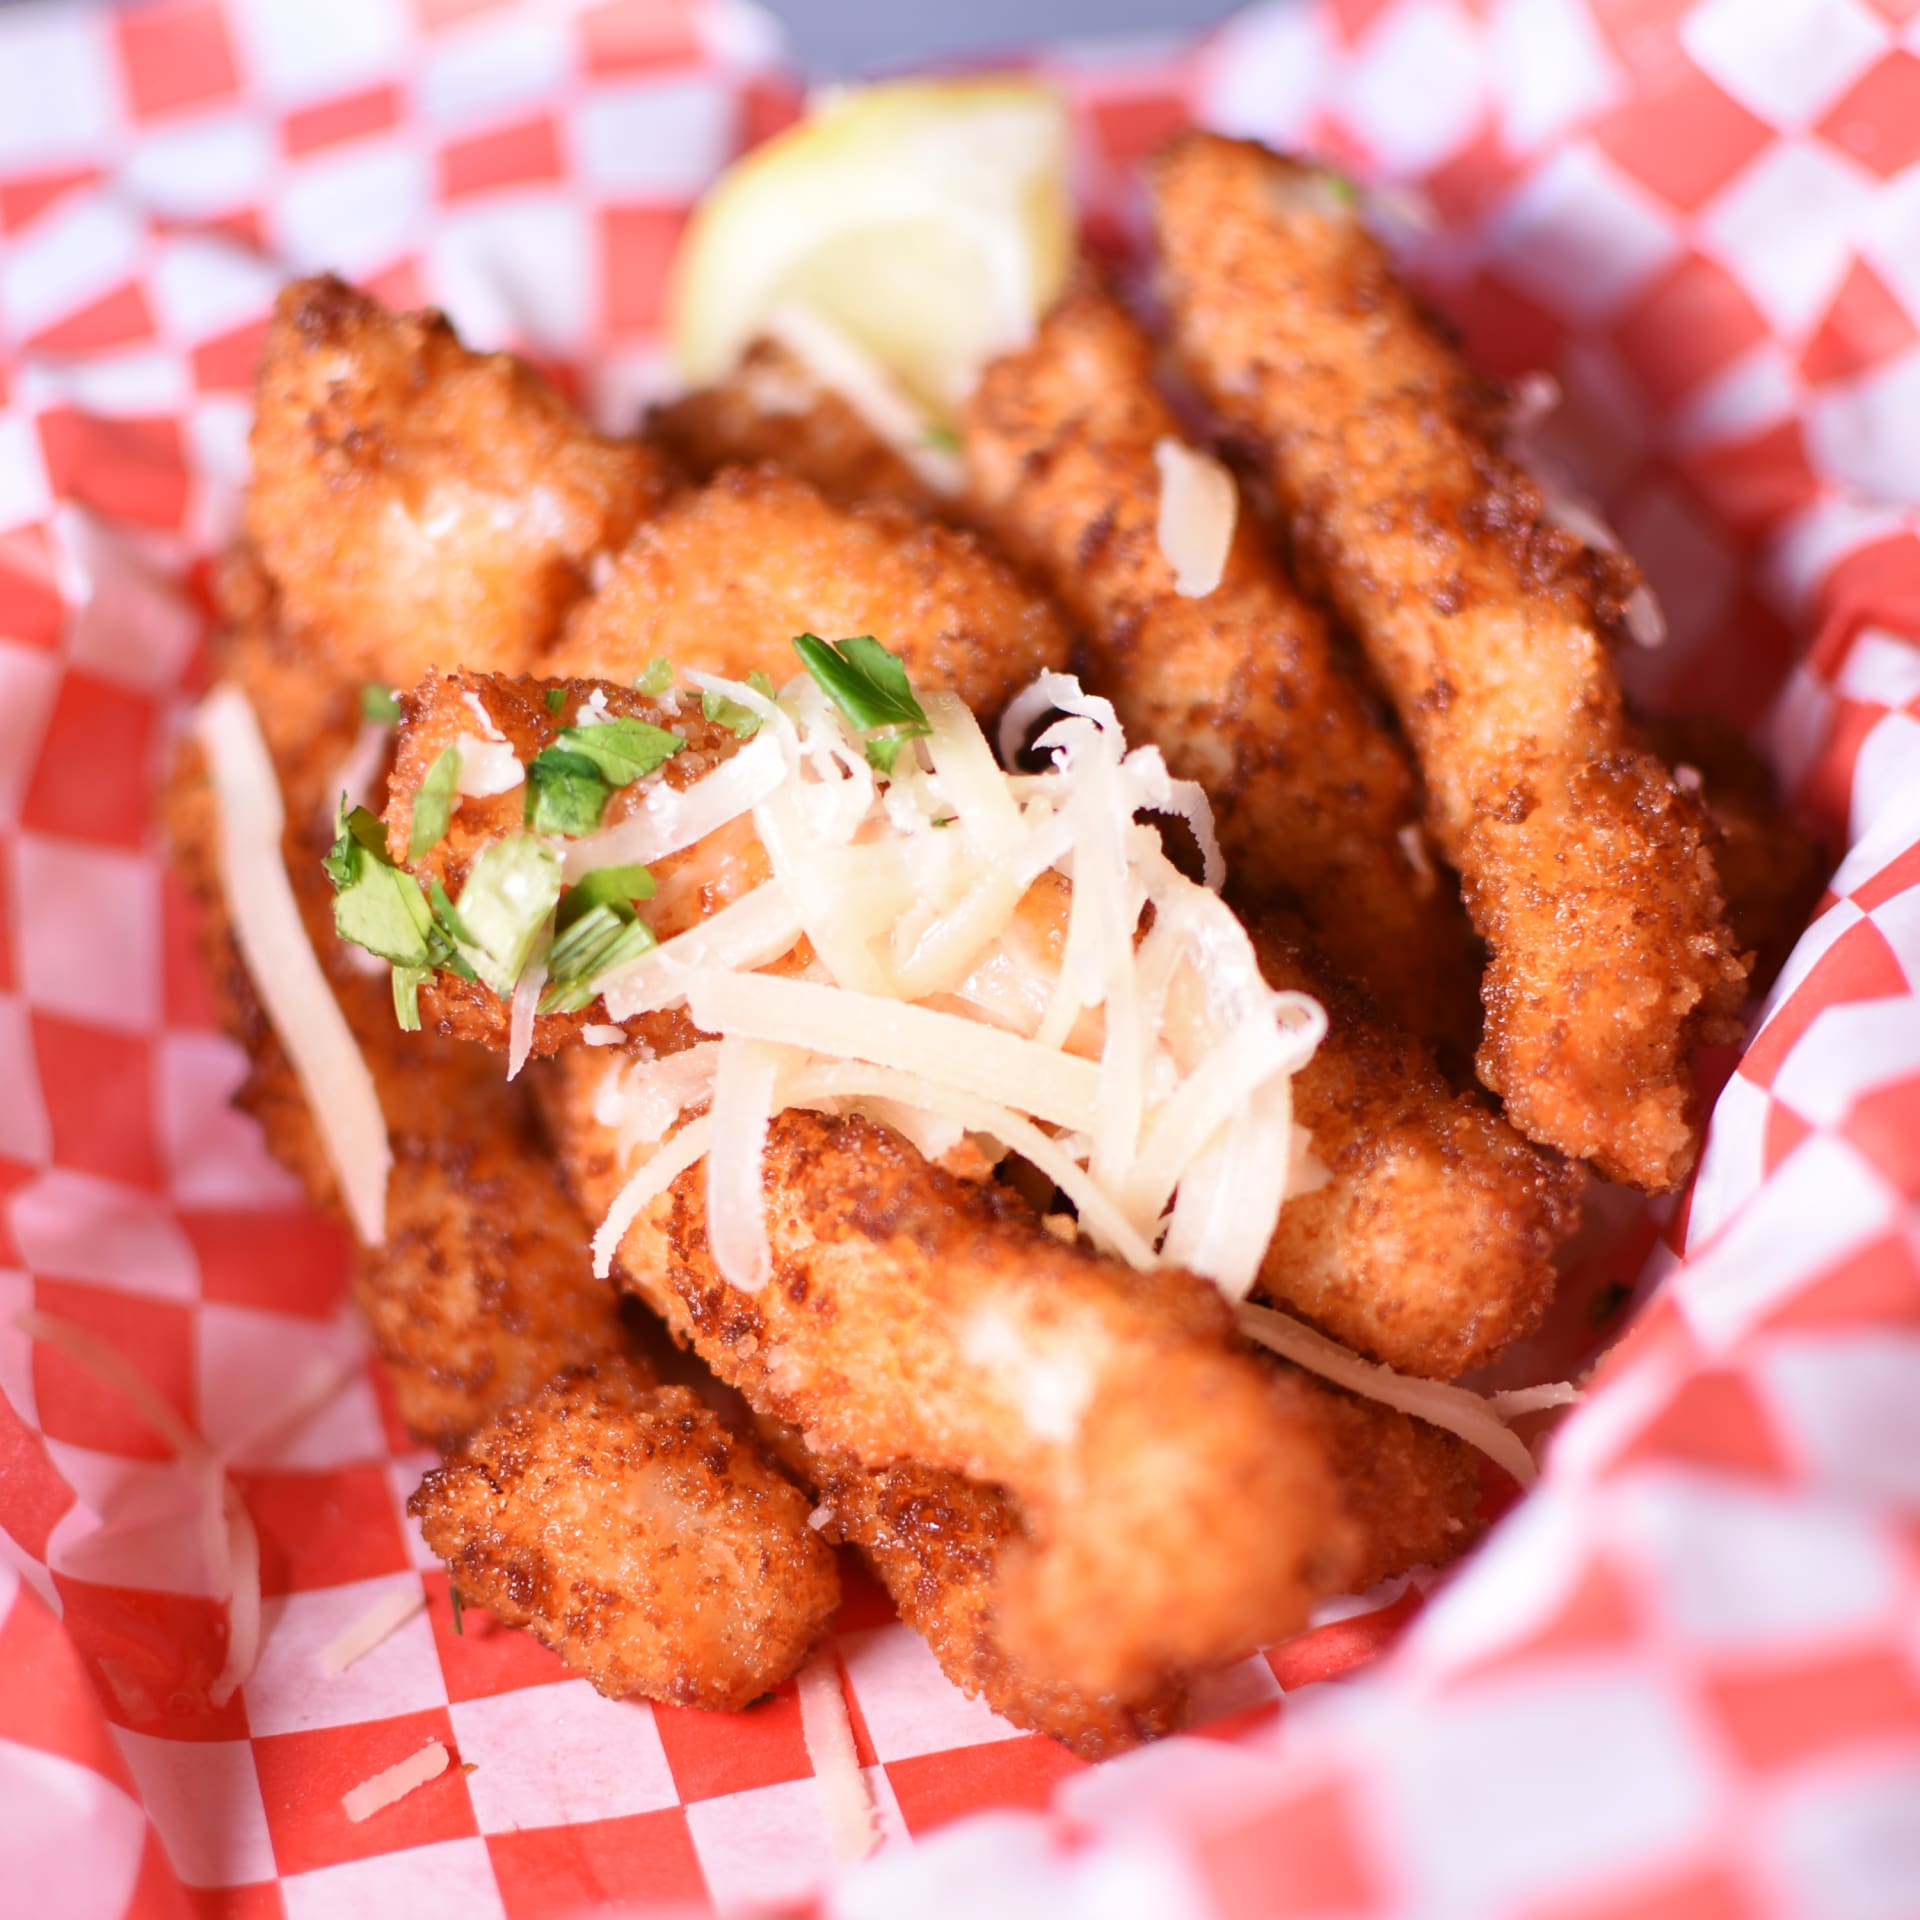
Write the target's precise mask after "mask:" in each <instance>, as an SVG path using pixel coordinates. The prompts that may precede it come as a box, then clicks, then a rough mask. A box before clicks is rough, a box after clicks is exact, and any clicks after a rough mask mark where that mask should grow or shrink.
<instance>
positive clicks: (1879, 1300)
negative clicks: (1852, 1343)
mask: <svg viewBox="0 0 1920 1920" xmlns="http://www.w3.org/2000/svg"><path fill="white" fill-rule="evenodd" d="M1910 1137H1911V1136H1910ZM1766 1324H1767V1326H1768V1328H1769V1329H1770V1330H1778V1331H1780V1332H1787V1331H1793V1332H1801V1331H1807V1332H1813V1331H1822V1330H1830V1331H1835V1332H1855V1331H1857V1330H1858V1329H1859V1328H1861V1327H1863V1326H1886V1327H1895V1326H1909V1327H1911V1326H1914V1325H1916V1324H1920V1257H1916V1255H1915V1252H1914V1249H1913V1248H1912V1247H1910V1246H1908V1245H1907V1243H1906V1241H1905V1240H1904V1239H1903V1238H1902V1237H1901V1236H1899V1235H1898V1234H1889V1235H1888V1236H1887V1237H1886V1238H1885V1239H1884V1240H1876V1241H1874V1242H1872V1243H1871V1244H1870V1245H1868V1246H1865V1247H1861V1248H1859V1249H1857V1250H1856V1251H1854V1252H1853V1253H1850V1254H1848V1255H1847V1257H1846V1258H1845V1259H1844V1260H1842V1261H1841V1262H1840V1263H1839V1264H1838V1265H1837V1266H1834V1267H1832V1268H1830V1269H1829V1270H1828V1271H1827V1272H1825V1273H1822V1274H1818V1275H1816V1276H1815V1277H1814V1278H1813V1279H1811V1280H1809V1281H1807V1282H1806V1283H1805V1284H1804V1285H1802V1286H1800V1287H1797V1288H1796V1289H1795V1290H1794V1291H1793V1292H1792V1293H1791V1294H1789V1295H1788V1296H1787V1298H1786V1299H1785V1300H1783V1301H1782V1302H1781V1303H1780V1305H1779V1306H1778V1307H1777V1308H1776V1309H1775V1310H1774V1311H1773V1312H1772V1313H1770V1314H1768V1316H1767V1320H1766Z"/></svg>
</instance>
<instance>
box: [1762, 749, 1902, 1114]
mask: <svg viewBox="0 0 1920 1920" xmlns="http://www.w3.org/2000/svg"><path fill="white" fill-rule="evenodd" d="M1896 729H1899V730H1900V731H1898V732H1896ZM1882 736H1886V737H1888V738H1889V739H1890V740H1891V741H1892V743H1893V744H1892V754H1891V757H1892V758H1893V759H1895V760H1896V761H1901V760H1904V764H1905V765H1906V767H1907V768H1909V769H1911V768H1912V767H1913V766H1914V765H1915V764H1920V761H1916V755H1920V723H1916V722H1914V721H1912V720H1909V719H1907V717H1906V716H1905V715H1904V714H1894V715H1891V716H1889V718H1888V719H1886V720H1883V721H1882V722H1881V723H1880V725H1879V726H1878V727H1876V728H1875V729H1874V734H1873V737H1874V738H1875V739H1876V740H1877V739H1879V738H1881V737H1882ZM1909 777H1911V776H1910V774H1909ZM1855 778H1856V782H1857V780H1858V778H1859V776H1858V775H1856V776H1855ZM1916 957H1920V956H1916ZM1913 1079H1920V1020H1916V1019H1915V1018H1914V1005H1913V1001H1912V999H1911V998H1910V997H1907V996H1902V997H1899V998H1892V997H1889V998H1887V999H1883V1000H1843V1001H1840V1002H1839V1003H1837V1004H1836V1005H1834V1006H1830V1007H1823V1008H1822V1009H1821V1010H1820V1012H1819V1013H1817V1014H1816V1015H1815V1016H1814V1019H1813V1023H1812V1025H1811V1026H1809V1027H1808V1028H1807V1030H1806V1032H1805V1033H1804V1034H1803V1035H1802V1036H1801V1038H1800V1041H1799V1044H1798V1045H1797V1046H1796V1047H1795V1048H1794V1049H1793V1051H1792V1052H1791V1053H1790V1054H1789V1055H1788V1056H1787V1058H1786V1060H1785V1061H1784V1062H1783V1064H1782V1065H1781V1068H1780V1071H1779V1073H1778V1074H1776V1075H1775V1076H1774V1083H1773V1090H1774V1092H1775V1093H1776V1094H1778V1095H1779V1097H1780V1098H1781V1099H1782V1100H1784V1101H1785V1102H1786V1103H1787V1105H1788V1106H1790V1107H1791V1108H1792V1109H1793V1110H1794V1112H1796V1113H1797V1114H1799V1115H1800V1116H1801V1117H1802V1118H1803V1119H1807V1120H1811V1121H1812V1122H1813V1124H1814V1125H1815V1126H1817V1127H1837V1126H1838V1125H1839V1124H1840V1123H1841V1121H1843V1120H1844V1119H1845V1118H1846V1116H1847V1115H1848V1114H1849V1113H1850V1112H1851V1111H1852V1110H1853V1107H1854V1105H1855V1103H1856V1102H1857V1101H1859V1100H1861V1099H1863V1098H1864V1097H1865V1096H1866V1095H1867V1094H1869V1093H1871V1092H1873V1091H1874V1090H1875V1089H1876V1088H1878V1087H1885V1086H1890V1085H1892V1084H1894V1083H1895V1082H1897V1081H1901V1080H1913Z"/></svg>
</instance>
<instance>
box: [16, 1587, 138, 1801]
mask: <svg viewBox="0 0 1920 1920" xmlns="http://www.w3.org/2000/svg"><path fill="white" fill-rule="evenodd" d="M0 1673H4V1674H5V1675H6V1677H7V1684H6V1685H5V1686H4V1687H0V1740H16V1741H18V1742H19V1743H20V1745H22V1746H23V1747H32V1748H34V1749H35V1750H36V1751H37V1752H40V1753H54V1754H58V1755H59V1756H60V1757H61V1758H62V1759H65V1760H72V1761H75V1762H76V1763H78V1764H79V1765H80V1766H83V1767H90V1768H92V1769H93V1771H94V1772H96V1773H102V1774H105V1775H106V1777H107V1778H108V1779H109V1780H113V1781H116V1782H117V1783H118V1784H119V1785H121V1786H123V1787H125V1788H126V1789H127V1790H128V1791H129V1792H132V1791H133V1779H132V1776H131V1775H130V1774H129V1773H128V1771H127V1765H126V1762H125V1761H124V1760H123V1759H122V1758H121V1756H120V1749H119V1747H118V1746H117V1745H116V1744H115V1742H114V1739H113V1736H112V1734H110V1733H109V1732H108V1731H107V1725H106V1722H105V1721H104V1720H102V1719H101V1717H100V1712H99V1708H98V1706H97V1704H96V1701H95V1696H94V1690H93V1685H92V1683H91V1681H90V1680H89V1678H88V1676H87V1671H86V1667H85V1665H84V1663H83V1662H82V1660H81V1657H80V1655H79V1654H78V1653H77V1652H75V1650H74V1644H73V1641H72V1640H71V1639H70V1638H69V1637H68V1635H67V1633H66V1631H65V1629H64V1628H63V1627H62V1625H61V1623H60V1622H59V1621H58V1620H57V1619H55V1617H54V1615H53V1612H52V1610H51V1609H50V1608H49V1607H47V1606H46V1605H44V1604H43V1603H42V1601H41V1599H40V1596H39V1595H38V1594H36V1593H31V1592H27V1591H22V1592H21V1593H20V1594H19V1595H18V1597H17V1598H16V1599H15V1600H14V1602H13V1604H12V1605H11V1606H10V1607H9V1608H8V1609H7V1611H6V1613H5V1615H4V1616H0Z"/></svg>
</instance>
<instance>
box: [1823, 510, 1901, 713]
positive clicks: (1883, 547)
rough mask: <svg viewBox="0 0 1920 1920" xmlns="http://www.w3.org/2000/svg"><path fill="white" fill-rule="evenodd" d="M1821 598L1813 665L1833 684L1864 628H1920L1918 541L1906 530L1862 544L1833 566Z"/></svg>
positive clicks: (1824, 583)
mask: <svg viewBox="0 0 1920 1920" xmlns="http://www.w3.org/2000/svg"><path fill="white" fill-rule="evenodd" d="M1819 594H1820V607H1821V611H1822V612H1823V614H1824V615H1825V616H1826V625H1825V627H1824V628H1823V629H1822V631H1821V633H1820V635H1819V637H1818V638H1817V639H1816V640H1815V642H1814V649H1813V654H1812V657H1811V659H1810V661H1809V665H1810V666H1811V667H1812V668H1813V670H1814V671H1815V672H1816V673H1818V674H1820V675H1821V676H1823V677H1824V678H1828V679H1831V678H1832V677H1833V676H1834V675H1835V674H1837V673H1838V672H1839V670H1840V668H1841V666H1842V664H1843V663H1844V661H1845V659H1846V656H1847V652H1848V649H1849V648H1850V647H1851V646H1852V645H1853V642H1854V640H1855V638H1856V637H1857V635H1858V633H1859V631H1860V628H1861V627H1862V626H1864V625H1866V624H1868V623H1869V622H1871V621H1874V620H1878V621H1879V622H1880V623H1881V624H1882V625H1885V626H1890V627H1893V628H1895V629H1896V630H1898V631H1901V632H1909V631H1911V630H1913V629H1914V628H1915V627H1916V626H1920V539H1916V538H1915V537H1914V535H1913V534H1911V533H1909V532H1906V531H1904V530H1903V531H1901V532H1898V533H1890V534H1887V535H1885V536H1883V537H1882V538H1880V539H1878V540H1869V541H1866V542H1864V543H1863V544H1862V545H1860V546H1858V547H1856V548H1855V549H1854V550H1853V551H1852V552H1851V553H1848V554H1845V555H1843V556H1842V557H1841V558H1840V559H1838V560H1836V561H1835V562H1834V564H1833V565H1832V567H1831V568H1829V569H1828V572H1827V576H1826V578H1825V579H1824V580H1823V581H1822V582H1821V583H1820V589H1819Z"/></svg>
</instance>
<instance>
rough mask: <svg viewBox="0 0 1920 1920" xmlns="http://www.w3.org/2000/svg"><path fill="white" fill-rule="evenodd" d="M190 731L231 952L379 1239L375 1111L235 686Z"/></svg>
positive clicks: (352, 1197) (261, 745) (365, 1230)
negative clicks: (316, 946) (208, 787)
mask: <svg viewBox="0 0 1920 1920" xmlns="http://www.w3.org/2000/svg"><path fill="white" fill-rule="evenodd" d="M194 731H195V734H196V736H197V737H198V739H199V741H200V744H201V746H202V748H203V749H204V750H205V753H206V756H207V767H208V772H209V774H210V776H211V779H212V784H213V794H214V802H215V806H216V809H217V812H218V815H219V869H220V886H221V891H222V893H223V894H224V895H225V898H226V903H227V912H228V914H229V916H230V918H231V919H232V922H233V932H234V939H235V940H236V942H237V943H238V945H239V948H240V957H241V959H242V960H244V961H245V963H246V968H247V973H248V976H249V977H250V978H251V980H252V982H253V985H254V990H255V991H256V992H257V993H258V994H259V996H260V1001H261V1004H262V1006H263V1007H264V1008H265V1009H266V1014H267V1018H268V1020H269V1021H270V1022H271V1024H272V1026H273V1030H274V1033H275V1035H276V1036H277V1037H278V1038H279V1041H280V1044H281V1045H282V1046H283V1047H285V1049H286V1050H287V1057H288V1058H289V1059H290V1060H291V1061H292V1063H293V1070H294V1074H295V1077H296V1078H297V1079H298V1080H299V1082H300V1090H301V1092H302V1093H303V1094H305V1096H306V1100H307V1106H308V1108H309V1109H310V1110H311V1112H312V1114H313V1117H314V1124H315V1126H316V1127H317V1128H318V1129H319V1133H320V1139H321V1143H322V1145H323V1146H324V1147H325V1148H326V1152H327V1159H328V1161H329V1163H330V1164H331V1165H332V1167H333V1171H334V1176H335V1178H336V1179H337V1180H338V1181H339V1184H340V1197H341V1201H342V1203H343V1204H344V1206H345V1208H346V1211H347V1217H348V1218H349V1219H350V1220H351V1221H352V1223H353V1229H354V1232H355V1233H356V1234H357V1235H358V1236H359V1238H360V1240H361V1241H362V1242H363V1243H364V1244H365V1245H367V1246H378V1245H379V1244H380V1243H381V1242H382V1241H383V1240H385V1238H386V1215H387V1176H388V1174H389V1172H390V1171H391V1170H392V1165H393V1155H392V1151H391V1149H390V1148H389V1146H388V1142H387V1122H386V1116H385V1115H384V1114H383V1113H382V1112H381V1110H380V1095H379V1091H378V1089H377V1088H376V1087H375V1086H374V1081H373V1075H372V1074H371V1073H370V1072H369V1071H368V1070H367V1063H366V1061H365V1059H364V1058H363V1057H362V1055H361V1052H360V1048H359V1045H358V1043H357V1042H356V1041H355V1039H354V1037H353V1031H352V1029H351V1028H350V1027H349V1026H348V1025H347V1022H346V1017H345V1015H343V1014H342V1013H341V1011H340V1006H339V1003H338V1002H337V1001H336V1000H335V999H334V997H333V992H332V989H331V988H330V987H329V986H328V985H327V977H326V975H325V973H324V972H322V971H321V967H320V962H319V960H318V958H317V957H316V956H315V954H314V951H313V946H312V943H311V942H310V941H309V940H308V938H307V929H306V924H305V922H304V921H303V920H302V919H301V917H300V907H299V903H298V902H297V901H296V900H295V898H294V893H293V883H292V882H291V881H290V880H289V879H288V877H287V869H286V863H285V861H284V859H283V858H282V854H281V845H280V841H281V834H282V832H283V830H284V828H285V825H286V814H285V810H284V808H283V805H282V802H281V798H280V782H279V780H278V779H277V778H276V777H275V774H274V770H273V760H272V757H271V756H270V755H269V753H268V751H267V743H266V741H265V739H264V738H263V737H262V735H261V732H260V723H259V720H258V719H257V718H256V717H255V715H254V711H253V707H252V704H251V703H250V702H249V700H248V699H247V696H246V695H245V693H243V692H242V691H241V690H240V688H238V687H237V686H233V685H223V686H219V687H216V688H215V689H214V690H213V691H212V692H211V693H210V694H208V696H207V697H206V699H205V700H204V701H203V702H202V703H201V705H200V709H199V712H198V713H197V714H196V716H195V719H194Z"/></svg>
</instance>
